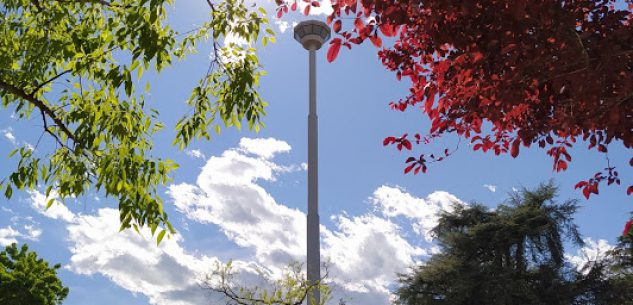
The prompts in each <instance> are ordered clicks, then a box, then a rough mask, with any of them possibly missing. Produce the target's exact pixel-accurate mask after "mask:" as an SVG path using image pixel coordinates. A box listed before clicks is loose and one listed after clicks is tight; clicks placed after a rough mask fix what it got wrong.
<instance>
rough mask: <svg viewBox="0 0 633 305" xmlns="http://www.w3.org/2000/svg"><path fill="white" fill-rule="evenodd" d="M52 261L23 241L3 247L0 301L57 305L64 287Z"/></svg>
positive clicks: (16, 304)
mask: <svg viewBox="0 0 633 305" xmlns="http://www.w3.org/2000/svg"><path fill="white" fill-rule="evenodd" d="M60 267H61V266H60V265H59V264H56V265H54V266H52V267H51V266H49V265H48V263H47V262H46V261H45V260H44V259H42V258H38V257H37V254H36V253H35V252H33V251H29V247H28V246H27V245H26V244H24V245H22V247H21V248H19V249H18V247H17V244H15V243H14V244H12V245H10V246H7V247H6V248H5V249H4V250H3V251H2V252H0V303H1V304H5V305H24V304H29V305H57V304H61V303H62V301H63V300H64V299H65V298H66V296H67V295H68V288H67V287H64V286H63V285H62V282H61V280H60V279H59V278H58V277H57V269H59V268H60Z"/></svg>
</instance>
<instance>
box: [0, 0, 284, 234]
mask: <svg viewBox="0 0 633 305" xmlns="http://www.w3.org/2000/svg"><path fill="white" fill-rule="evenodd" d="M173 2H174V1H173V0H140V1H136V0H88V1H85V0H69V1H41V0H8V1H3V2H2V3H0V99H1V100H2V106H3V107H4V109H5V111H8V112H9V113H11V114H12V115H13V116H14V117H16V118H19V119H28V118H30V117H35V118H37V119H38V121H40V122H41V136H40V139H39V140H38V142H37V144H35V145H34V147H29V146H25V147H21V148H19V149H16V150H15V151H13V152H11V153H10V156H14V155H15V157H16V162H15V163H16V168H15V170H13V172H10V173H6V172H3V173H0V190H2V191H3V192H4V194H5V196H6V197H8V198H10V197H11V196H12V194H13V190H14V189H16V188H17V189H20V190H22V189H25V188H27V189H35V188H37V187H38V186H42V187H45V188H46V195H47V196H48V195H50V194H51V191H52V190H53V189H54V190H55V191H56V192H55V193H56V194H57V195H58V196H59V197H60V198H62V199H64V198H67V197H69V196H80V195H82V194H85V193H86V192H88V190H89V189H90V188H94V189H96V190H97V191H100V192H103V193H105V195H106V196H112V197H115V198H116V199H117V200H118V203H119V211H120V218H121V229H125V228H130V227H134V228H135V229H137V230H138V227H139V226H149V227H151V229H152V232H155V231H156V229H157V228H158V227H161V228H163V230H161V231H160V233H159V234H158V237H157V238H158V240H159V241H160V239H161V238H162V237H163V236H164V235H165V233H166V232H173V228H172V227H171V225H170V223H169V221H168V218H167V214H166V213H165V212H164V210H163V205H162V200H161V198H160V197H159V196H158V194H157V187H158V186H160V185H163V184H165V183H166V182H167V181H169V175H170V173H171V172H172V171H173V170H174V169H176V168H177V167H178V166H177V164H176V163H174V162H173V161H171V160H168V159H163V158H161V157H160V156H156V155H155V154H154V153H153V152H152V146H153V143H152V136H153V135H154V134H155V133H156V132H157V131H158V130H160V129H162V128H163V125H162V123H161V121H160V117H159V114H158V112H157V111H156V110H155V109H153V108H152V107H151V106H150V105H151V104H153V103H156V102H166V101H157V100H156V99H154V98H148V95H147V93H148V92H149V90H150V89H149V86H146V87H145V89H144V90H143V88H140V89H139V88H137V86H136V85H135V84H136V83H138V82H140V81H141V77H142V75H143V73H145V72H147V71H152V72H160V71H161V70H162V69H164V68H165V67H166V66H169V65H170V64H172V62H173V61H174V60H176V59H178V60H181V59H185V57H186V55H187V54H189V53H191V52H195V47H196V46H197V45H198V44H199V43H201V42H206V41H209V40H210V42H211V44H212V46H213V53H212V56H211V59H210V62H209V70H208V71H209V72H208V73H207V74H206V75H201V79H200V81H199V83H198V84H197V85H196V84H192V93H191V97H190V98H189V99H188V100H187V103H188V104H189V106H190V108H191V112H190V113H189V114H187V115H185V116H183V118H182V119H181V120H180V121H179V123H178V125H177V127H176V131H175V135H174V139H175V140H174V144H175V145H178V146H179V148H180V149H183V148H184V147H186V146H187V145H188V144H189V143H190V141H191V140H193V139H196V138H201V137H204V138H206V139H210V132H209V129H211V130H215V131H216V132H218V133H219V132H220V128H221V127H223V126H225V127H231V126H237V127H238V128H239V127H240V126H241V123H242V122H246V123H247V124H248V127H249V128H253V129H255V130H258V129H259V128H260V126H263V123H262V122H261V120H260V119H261V117H262V115H264V114H265V113H264V107H265V106H266V103H265V102H264V101H263V100H262V99H261V98H260V96H259V95H258V93H257V91H256V90H257V86H258V81H259V78H260V77H261V76H262V75H263V74H264V71H263V70H262V66H261V64H260V63H259V61H258V58H257V55H256V51H257V50H256V48H255V47H257V46H260V45H265V44H266V43H267V42H269V41H274V33H273V32H272V31H271V30H270V29H269V28H268V27H267V23H268V21H267V19H266V12H265V11H264V10H263V9H261V8H260V9H253V8H252V7H250V4H246V3H245V0H225V1H211V0H208V1H206V3H207V4H208V7H209V16H208V21H207V22H205V23H204V24H202V25H201V26H200V27H198V28H196V29H190V30H191V31H188V32H184V33H178V32H176V31H175V30H173V29H171V28H170V27H169V25H168V24H167V23H166V21H165V20H166V17H167V11H168V10H167V7H168V6H170V5H173ZM227 36H231V37H236V38H238V39H243V40H244V41H246V42H247V45H246V46H242V45H236V44H233V43H226V44H225V43H224V38H225V37H227ZM6 153H7V154H9V152H8V151H7V152H6ZM5 175H6V176H5ZM52 203H53V200H52V199H51V201H49V206H50V204H52Z"/></svg>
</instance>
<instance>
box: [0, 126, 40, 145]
mask: <svg viewBox="0 0 633 305" xmlns="http://www.w3.org/2000/svg"><path fill="white" fill-rule="evenodd" d="M0 133H2V136H3V137H4V138H5V139H7V141H9V142H11V144H12V145H13V146H14V147H17V146H18V145H20V142H19V141H18V140H17V138H16V137H15V135H14V134H13V128H11V127H7V128H5V129H0ZM21 145H23V146H24V147H26V148H27V149H30V150H34V149H35V148H34V147H33V145H32V144H30V143H28V142H25V141H22V142H21Z"/></svg>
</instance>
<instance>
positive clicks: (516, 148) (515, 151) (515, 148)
mask: <svg viewBox="0 0 633 305" xmlns="http://www.w3.org/2000/svg"><path fill="white" fill-rule="evenodd" d="M520 144H521V140H519V139H516V140H514V142H512V149H511V150H510V155H511V156H512V158H516V157H517V156H518V155H519V145H520Z"/></svg>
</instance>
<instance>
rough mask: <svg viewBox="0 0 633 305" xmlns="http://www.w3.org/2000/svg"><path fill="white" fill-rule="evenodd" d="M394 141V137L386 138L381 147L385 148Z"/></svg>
mask: <svg viewBox="0 0 633 305" xmlns="http://www.w3.org/2000/svg"><path fill="white" fill-rule="evenodd" d="M395 141H396V138H394V137H386V138H385V139H384V140H383V141H382V145H383V146H387V145H388V144H391V143H393V142H395Z"/></svg>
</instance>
